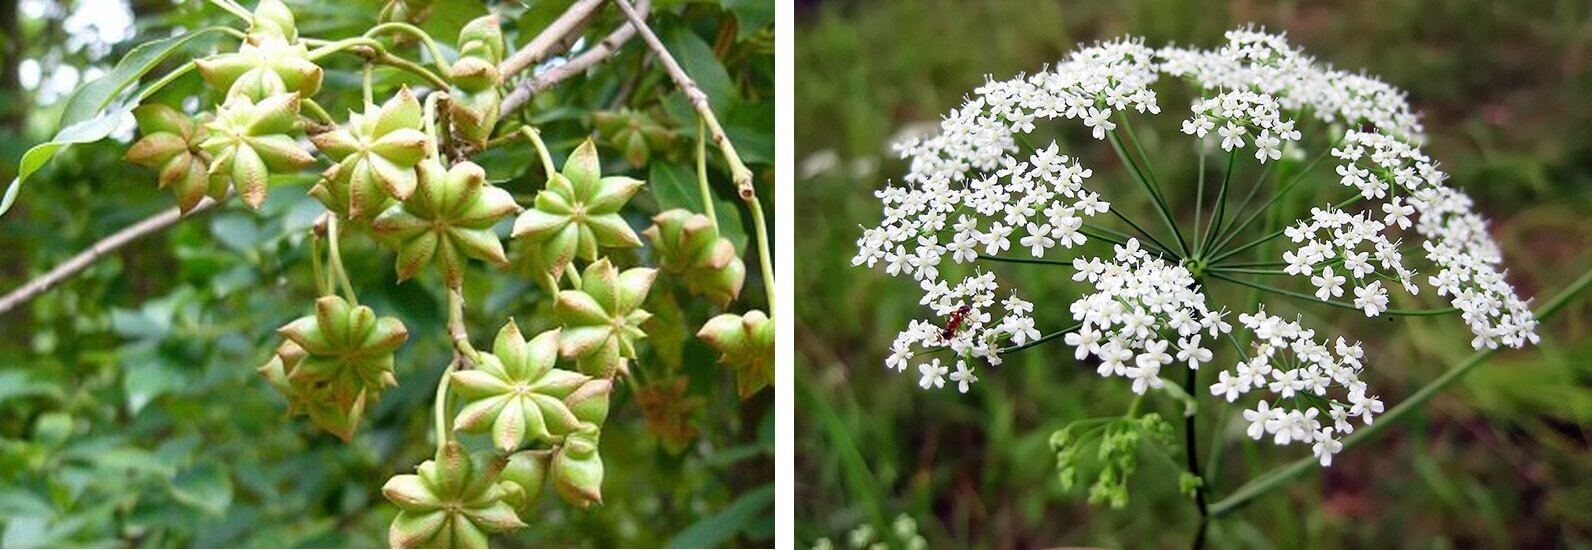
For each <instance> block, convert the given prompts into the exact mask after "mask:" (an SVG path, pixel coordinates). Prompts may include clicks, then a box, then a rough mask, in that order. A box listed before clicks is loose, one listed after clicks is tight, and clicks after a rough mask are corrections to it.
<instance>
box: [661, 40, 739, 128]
mask: <svg viewBox="0 0 1592 550" xmlns="http://www.w3.org/2000/svg"><path fill="white" fill-rule="evenodd" d="M658 32H659V36H658V38H659V39H660V40H662V41H663V45H664V47H667V48H668V49H669V53H671V54H673V55H674V58H675V60H677V61H679V62H680V68H682V69H685V72H686V74H689V75H691V79H692V80H695V81H696V84H697V87H699V88H701V89H702V92H703V93H705V94H707V95H708V104H709V105H711V106H712V107H713V111H714V112H715V113H722V112H724V111H725V110H727V109H729V108H730V106H731V105H734V104H735V102H736V101H738V100H739V98H740V96H739V94H738V93H736V90H735V83H734V82H732V81H731V80H730V73H729V71H726V70H725V69H724V64H723V63H721V62H720V61H719V58H718V57H716V56H714V55H713V47H712V46H709V45H708V43H707V41H706V40H703V39H702V37H700V36H697V34H696V33H694V32H691V29H690V28H689V27H686V26H683V25H669V26H666V27H664V28H663V29H659V31H658Z"/></svg>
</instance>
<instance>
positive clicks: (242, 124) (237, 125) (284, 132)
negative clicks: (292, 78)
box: [199, 93, 315, 208]
mask: <svg viewBox="0 0 1592 550" xmlns="http://www.w3.org/2000/svg"><path fill="white" fill-rule="evenodd" d="M298 112H299V96H298V94H296V93H287V94H279V95H274V96H270V97H267V98H265V99H263V100H260V102H259V103H255V102H254V101H253V100H251V99H249V98H248V97H245V96H237V97H233V98H231V99H228V100H227V102H226V103H224V104H222V105H221V107H220V108H219V109H218V110H217V111H216V118H215V120H212V121H210V122H209V123H207V124H205V130H206V137H205V139H204V141H202V142H200V143H199V146H200V147H201V148H203V149H204V150H205V151H206V152H208V153H209V154H210V159H211V160H210V177H211V178H212V179H216V180H219V182H213V183H212V185H220V184H223V182H224V183H230V184H232V186H233V188H234V189H237V190H238V193H239V194H240V195H243V202H244V203H247V204H248V205H249V206H250V207H251V208H259V207H260V205H261V204H262V203H264V202H265V192H266V183H267V181H268V179H269V178H270V176H271V172H273V171H274V172H291V171H294V170H298V169H300V168H303V167H305V166H309V165H310V163H312V162H315V157H314V156H312V155H310V153H309V152H308V151H305V150H304V148H302V147H299V144H298V140H296V139H294V138H293V136H292V135H291V133H292V132H294V131H296V130H297V129H298Z"/></svg>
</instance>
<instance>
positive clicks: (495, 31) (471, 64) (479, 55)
mask: <svg viewBox="0 0 1592 550" xmlns="http://www.w3.org/2000/svg"><path fill="white" fill-rule="evenodd" d="M502 60H503V29H502V28H501V27H499V25H498V18H497V16H496V15H487V16H483V17H479V18H476V19H475V20H473V21H470V22H469V23H468V24H466V25H465V26H464V28H463V29H462V30H460V31H459V59H458V60H456V61H454V62H453V66H452V67H451V68H449V70H448V77H449V78H450V79H452V80H453V83H454V84H455V85H457V86H458V87H459V88H460V89H462V90H465V91H467V92H479V91H482V90H486V89H489V88H493V87H495V86H497V85H498V84H499V83H501V82H502V81H503V75H502V74H500V73H498V69H497V64H498V63H499V62H501V61H502Z"/></svg>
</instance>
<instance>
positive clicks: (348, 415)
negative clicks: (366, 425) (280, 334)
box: [256, 340, 397, 441]
mask: <svg viewBox="0 0 1592 550" xmlns="http://www.w3.org/2000/svg"><path fill="white" fill-rule="evenodd" d="M307 356H308V353H307V352H305V351H304V348H302V347H299V345H298V344H296V343H294V342H293V341H292V340H288V341H285V342H282V345H280V346H278V347H277V349H276V352H275V353H273V354H272V355H271V359H270V360H269V361H266V363H265V364H264V365H261V366H260V367H259V368H258V369H256V370H258V371H259V372H260V375H261V376H264V377H265V379H266V381H267V382H269V383H270V384H271V386H272V387H274V388H276V389H277V391H279V392H281V393H282V396H283V397H284V398H286V399H287V412H288V414H289V415H294V414H299V413H303V414H306V415H308V416H309V417H310V421H311V422H313V423H314V424H315V425H316V426H318V427H320V428H321V429H323V430H326V431H328V432H331V433H332V434H334V435H336V436H337V437H339V438H341V439H342V440H343V441H348V440H350V439H352V438H353V437H354V430H355V429H357V428H358V427H359V421H360V420H361V419H363V418H364V415H365V403H366V396H367V395H369V392H368V391H367V390H364V389H361V390H359V391H358V393H357V394H356V395H355V396H354V398H353V399H352V400H344V402H339V401H338V400H337V398H336V394H337V392H338V391H339V390H338V388H336V387H334V386H332V385H326V384H320V383H317V382H315V381H313V380H310V379H307V378H305V377H297V378H295V377H294V375H293V373H295V372H296V371H297V369H298V367H299V366H300V365H301V364H303V362H304V358H305V357H307ZM388 379H389V380H391V378H390V375H389V378H388ZM391 383H393V384H396V383H397V381H396V380H391Z"/></svg>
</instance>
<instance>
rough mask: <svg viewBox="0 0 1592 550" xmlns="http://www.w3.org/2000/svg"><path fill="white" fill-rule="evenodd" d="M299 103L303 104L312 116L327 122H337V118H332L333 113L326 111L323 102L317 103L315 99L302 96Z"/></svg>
mask: <svg viewBox="0 0 1592 550" xmlns="http://www.w3.org/2000/svg"><path fill="white" fill-rule="evenodd" d="M299 105H302V106H303V107H304V110H306V111H309V112H310V116H312V117H315V119H316V120H319V121H321V122H323V123H326V124H333V125H335V124H337V119H334V118H332V114H331V113H328V112H326V109H325V108H323V107H321V104H320V103H317V102H316V101H315V100H314V99H311V98H307V97H306V98H302V99H301V100H300V101H299Z"/></svg>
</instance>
